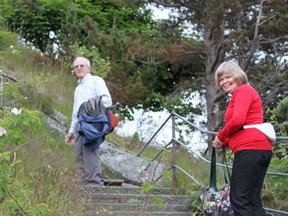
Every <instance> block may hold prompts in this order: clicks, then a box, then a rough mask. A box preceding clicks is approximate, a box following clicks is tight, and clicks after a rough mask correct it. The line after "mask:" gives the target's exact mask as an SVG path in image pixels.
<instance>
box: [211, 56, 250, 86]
mask: <svg viewBox="0 0 288 216" xmlns="http://www.w3.org/2000/svg"><path fill="white" fill-rule="evenodd" d="M224 73H227V74H228V75H231V76H232V77H233V78H234V80H235V81H236V82H237V83H238V84H239V85H241V84H246V83H248V78H247V75H246V73H245V72H244V71H243V70H242V69H241V68H240V66H239V65H238V64H237V63H236V62H235V61H233V60H230V61H227V62H223V63H222V64H220V65H219V67H218V68H217V70H216V72H215V84H216V87H217V88H219V89H220V86H219V83H220V80H219V78H220V76H222V74H224Z"/></svg>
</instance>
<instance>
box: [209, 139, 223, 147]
mask: <svg viewBox="0 0 288 216" xmlns="http://www.w3.org/2000/svg"><path fill="white" fill-rule="evenodd" d="M212 145H213V147H214V148H216V149H220V148H223V142H222V141H221V140H219V138H218V136H216V137H215V139H214V140H213V141H212Z"/></svg>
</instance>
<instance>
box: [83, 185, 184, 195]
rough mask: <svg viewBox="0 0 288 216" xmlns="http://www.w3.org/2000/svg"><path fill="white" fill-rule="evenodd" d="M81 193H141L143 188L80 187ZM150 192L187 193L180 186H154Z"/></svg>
mask: <svg viewBox="0 0 288 216" xmlns="http://www.w3.org/2000/svg"><path fill="white" fill-rule="evenodd" d="M78 191H79V192H81V193H107V194H109V193H113V194H116V193H119V194H140V192H141V191H142V189H141V188H140V187H138V186H130V187H117V186H106V187H81V186H80V187H79V189H78ZM149 193H150V194H155V195H156V194H170V195H185V190H184V189H179V188H152V189H151V190H150V191H149Z"/></svg>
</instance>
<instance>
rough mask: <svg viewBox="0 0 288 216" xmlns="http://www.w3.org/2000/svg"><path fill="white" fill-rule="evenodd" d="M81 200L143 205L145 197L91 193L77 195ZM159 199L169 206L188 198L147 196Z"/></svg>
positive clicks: (185, 200)
mask: <svg viewBox="0 0 288 216" xmlns="http://www.w3.org/2000/svg"><path fill="white" fill-rule="evenodd" d="M78 195H80V196H81V197H83V198H86V200H87V202H88V201H89V202H91V203H109V202H110V203H124V204H126V203H132V204H133V203H137V204H140V203H144V202H145V200H146V199H147V195H141V194H106V193H97V194H95V193H91V194H85V193H82V194H81V193H79V194H78ZM155 197H157V199H161V201H163V202H164V203H169V204H181V203H186V202H187V199H188V198H189V197H188V196H186V195H163V194H159V195H149V199H150V200H151V199H155Z"/></svg>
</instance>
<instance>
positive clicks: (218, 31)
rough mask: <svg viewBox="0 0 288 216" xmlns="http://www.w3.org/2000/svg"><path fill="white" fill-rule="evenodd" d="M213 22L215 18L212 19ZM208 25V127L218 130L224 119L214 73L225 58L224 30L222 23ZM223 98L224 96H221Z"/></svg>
mask: <svg viewBox="0 0 288 216" xmlns="http://www.w3.org/2000/svg"><path fill="white" fill-rule="evenodd" d="M210 23H213V20H212V19H211V20H210ZM210 26H211V27H209V26H206V28H205V47H206V51H207V63H206V83H207V85H206V101H207V129H208V130H209V131H215V132H217V131H218V129H219V126H220V125H221V123H222V121H221V119H222V113H219V110H221V109H220V104H221V103H220V102H221V100H219V99H218V98H219V97H218V96H217V89H216V86H215V79H214V74H215V70H216V69H217V66H218V65H217V63H218V62H220V63H221V62H222V61H223V58H224V50H223V44H224V30H223V27H222V25H221V24H220V25H218V26H217V25H216V24H214V23H213V25H210ZM221 98H223V97H221ZM208 137H209V138H208V147H209V151H210V150H211V147H212V143H211V141H212V139H213V137H212V136H208Z"/></svg>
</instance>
